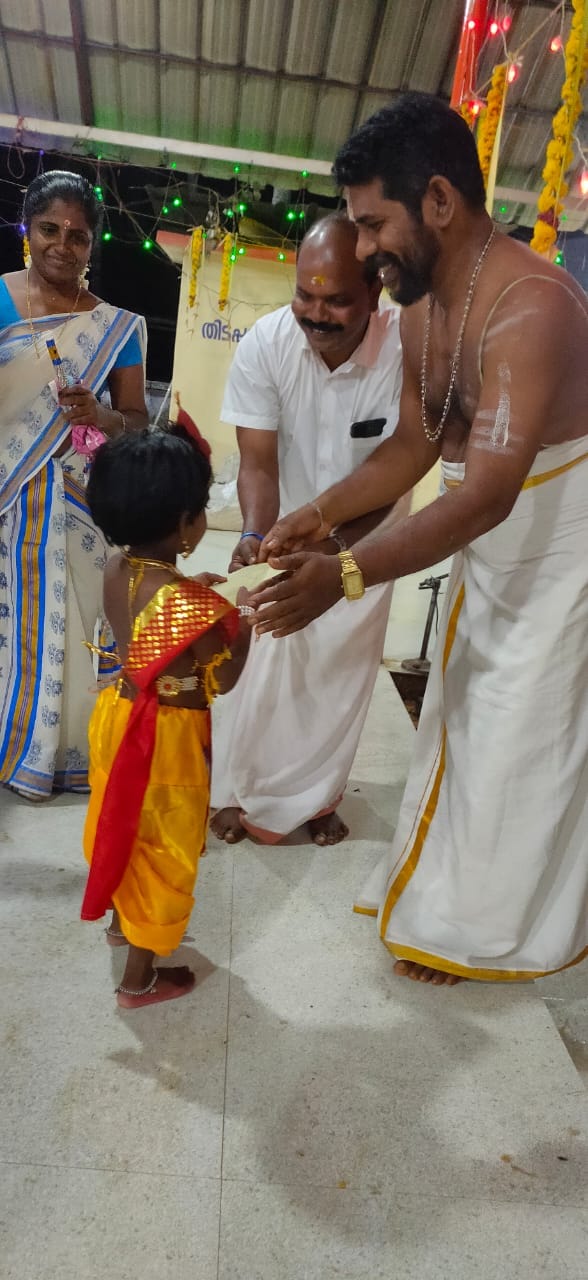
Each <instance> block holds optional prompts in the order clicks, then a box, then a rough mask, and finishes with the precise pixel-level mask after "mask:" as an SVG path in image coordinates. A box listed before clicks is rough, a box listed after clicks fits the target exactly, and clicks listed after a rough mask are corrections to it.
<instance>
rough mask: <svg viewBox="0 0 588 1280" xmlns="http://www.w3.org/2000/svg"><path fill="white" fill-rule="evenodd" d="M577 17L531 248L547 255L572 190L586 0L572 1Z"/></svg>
mask: <svg viewBox="0 0 588 1280" xmlns="http://www.w3.org/2000/svg"><path fill="white" fill-rule="evenodd" d="M572 2H573V6H574V17H573V20H572V27H571V31H570V35H569V38H568V42H567V45H566V50H565V67H566V78H565V82H564V86H563V89H562V93H561V99H562V105H561V107H560V108H559V111H557V113H556V114H555V116H554V117H553V138H552V140H551V142H549V143H548V146H547V155H546V160H545V168H544V170H543V179H544V181H545V186H544V188H543V191H542V192H541V195H540V196H539V199H538V201H537V207H538V209H539V216H538V218H537V222H536V223H535V231H534V235H533V239H532V241H531V248H532V249H536V250H537V253H542V254H548V253H549V251H550V249H551V248H552V246H553V245H554V244H555V241H556V240H557V234H558V230H559V219H560V214H561V212H562V209H563V201H564V198H565V196H566V195H567V193H568V191H569V183H567V182H566V181H565V174H566V173H567V170H568V169H569V168H570V165H571V164H572V161H573V159H574V147H573V141H572V139H573V135H574V127H575V124H576V121H577V119H578V116H579V115H580V113H581V111H582V88H583V85H584V79H585V77H586V72H587V70H588V48H587V35H588V12H587V10H586V0H572Z"/></svg>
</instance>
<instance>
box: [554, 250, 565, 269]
mask: <svg viewBox="0 0 588 1280" xmlns="http://www.w3.org/2000/svg"><path fill="white" fill-rule="evenodd" d="M555 262H556V265H557V266H558V267H562V266H563V253H556V255H555Z"/></svg>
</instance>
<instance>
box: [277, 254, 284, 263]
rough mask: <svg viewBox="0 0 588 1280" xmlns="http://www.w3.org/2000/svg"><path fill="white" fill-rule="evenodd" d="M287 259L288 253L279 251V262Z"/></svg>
mask: <svg viewBox="0 0 588 1280" xmlns="http://www.w3.org/2000/svg"><path fill="white" fill-rule="evenodd" d="M285 261H286V254H285V253H279V254H278V262H285Z"/></svg>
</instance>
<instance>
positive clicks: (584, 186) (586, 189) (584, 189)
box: [580, 169, 588, 196]
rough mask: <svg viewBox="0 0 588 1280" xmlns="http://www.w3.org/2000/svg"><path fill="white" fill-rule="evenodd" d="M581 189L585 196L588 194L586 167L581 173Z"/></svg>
mask: <svg viewBox="0 0 588 1280" xmlns="http://www.w3.org/2000/svg"><path fill="white" fill-rule="evenodd" d="M580 191H581V192H582V195H583V196H588V169H584V170H583V172H582V173H581V175H580Z"/></svg>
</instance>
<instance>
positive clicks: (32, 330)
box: [27, 267, 82, 360]
mask: <svg viewBox="0 0 588 1280" xmlns="http://www.w3.org/2000/svg"><path fill="white" fill-rule="evenodd" d="M30 270H31V268H30V267H27V315H28V321H29V330H30V334H31V338H32V339H33V345H34V348H35V355H36V357H37V360H40V359H41V357H42V355H43V354H44V351H43V349H41V351H39V348H38V346H37V335H36V333H35V326H34V324H33V313H32V309H31V287H30V283H29V274H30ZM81 292H82V281H81V280H80V283H79V286H78V292H77V295H76V300H75V302H74V304H73V310H72V311H68V313H67V315H66V317H65V320H64V322H63V324H62V326H61V328H60V330H59V332H58V334H57V338H61V335H62V333H63V331H64V329H65V326H66V324H67V323H68V321H69V320H71V318H72V315H73V314H74V312H75V311H77V306H78V302H79V300H80V294H81ZM57 338H56V340H55V341H56V342H57Z"/></svg>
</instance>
